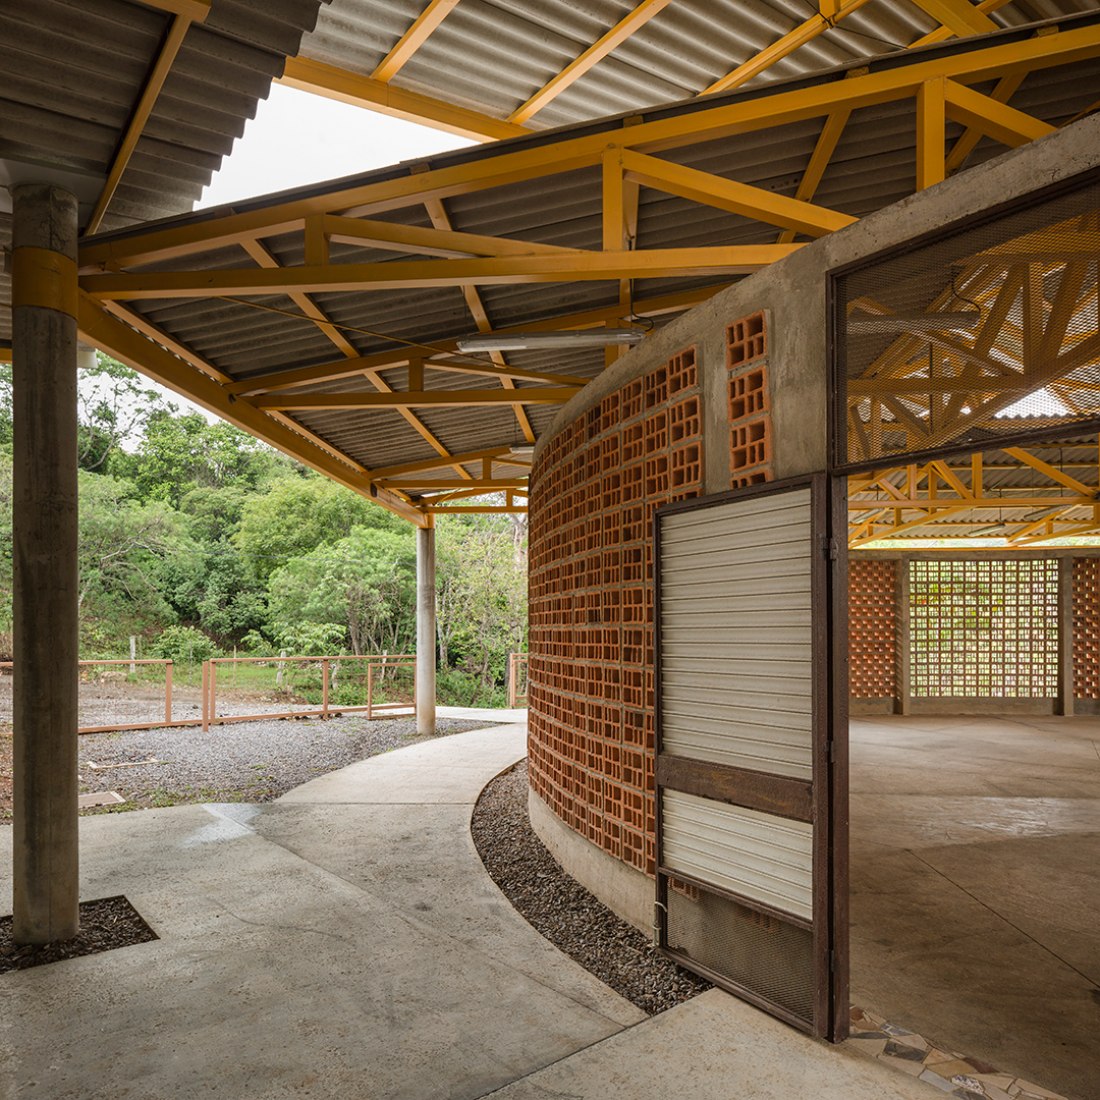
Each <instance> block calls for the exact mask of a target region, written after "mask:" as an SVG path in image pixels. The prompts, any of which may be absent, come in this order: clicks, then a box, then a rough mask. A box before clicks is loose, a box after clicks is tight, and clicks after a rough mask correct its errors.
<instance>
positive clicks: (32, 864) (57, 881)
mask: <svg viewBox="0 0 1100 1100" xmlns="http://www.w3.org/2000/svg"><path fill="white" fill-rule="evenodd" d="M76 241H77V202H76V199H75V198H74V197H73V196H72V195H70V194H69V193H68V192H66V191H62V190H59V189H58V188H55V187H52V186H50V185H48V184H22V185H20V186H17V187H14V188H12V391H13V425H14V452H13V454H14V464H13V465H14V472H13V498H14V499H13V504H12V527H13V551H14V600H13V604H14V608H13V610H14V618H15V639H14V642H15V646H14V660H15V681H14V725H15V735H14V756H15V760H14V777H13V778H14V812H15V827H14V875H13V882H12V893H13V902H14V928H13V933H14V938H15V941H16V942H17V943H26V944H34V943H49V942H51V941H53V940H61V939H69V938H71V937H72V936H75V935H76V933H77V929H78V927H79V919H80V918H79V887H78V862H77V824H78V819H77V792H78V787H77V748H76V729H77V660H78V644H77V636H78V627H77V556H76V554H77V487H76V485H77V483H76V467H77V460H76V455H77V448H76V345H77V341H76V304H77V280H76Z"/></svg>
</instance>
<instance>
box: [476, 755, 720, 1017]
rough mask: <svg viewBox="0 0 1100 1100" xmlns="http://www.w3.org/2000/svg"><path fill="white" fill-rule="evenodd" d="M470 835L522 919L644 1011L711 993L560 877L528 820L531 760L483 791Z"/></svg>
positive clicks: (567, 878) (661, 1009) (577, 886)
mask: <svg viewBox="0 0 1100 1100" xmlns="http://www.w3.org/2000/svg"><path fill="white" fill-rule="evenodd" d="M471 828H472V831H473V835H474V843H475V844H476V845H477V850H478V853H479V854H480V855H481V859H482V862H483V863H484V864H485V868H486V870H487V871H488V872H489V874H490V876H492V879H493V881H494V882H495V883H496V884H497V886H499V887H500V889H501V890H502V891H503V892H504V894H505V896H506V897H507V898H508V900H509V901H510V902H511V903H512V904H513V905H514V906H515V907H516V909H517V910H518V911H519V913H520V915H521V916H522V917H523V918H524V919H525V920H526V921H527V922H528V923H529V924H531V925H532V926H533V927H534V928H535V929H536V931H538V932H540V933H541V934H542V935H543V936H545V937H546V938H547V939H548V940H549V941H550V942H551V943H552V944H554V946H555V947H557V948H558V949H559V950H561V951H564V952H565V953H566V954H567V955H569V956H570V957H571V958H572V959H573V960H574V961H575V962H578V963H579V964H580V965H581V966H583V967H584V968H585V970H587V971H589V972H590V973H591V974H594V975H595V976H596V977H597V978H599V979H600V980H601V981H602V982H604V983H605V984H606V985H609V986H610V987H611V988H612V989H614V990H615V992H616V993H618V994H620V995H621V996H623V997H625V998H626V999H627V1000H628V1001H631V1002H632V1003H633V1004H635V1005H637V1007H638V1008H640V1009H641V1010H642V1011H643V1012H647V1013H649V1014H650V1015H655V1014H656V1013H658V1012H664V1011H665V1010H666V1009H669V1008H673V1007H675V1006H676V1005H678V1004H680V1003H682V1002H683V1001H686V1000H688V999H690V998H691V997H694V996H696V995H697V994H699V993H702V992H703V991H704V990H707V989H709V988H710V984H709V983H708V982H705V981H704V980H703V979H702V978H697V977H696V976H695V975H694V974H691V973H689V972H688V971H686V970H684V969H683V968H682V967H679V966H677V965H676V964H675V963H674V962H672V961H671V960H670V959H667V958H665V956H664V955H662V954H661V953H660V952H659V951H658V950H657V949H656V948H655V947H654V946H653V944H652V943H650V941H649V940H648V939H647V938H646V936H644V935H643V934H642V933H641V932H639V931H638V929H636V928H635V927H634V926H633V925H632V924H628V923H627V922H626V921H624V920H622V919H621V918H620V917H618V916H616V915H615V914H614V913H613V912H612V911H611V910H610V909H608V908H607V906H605V905H603V904H602V903H601V902H599V901H597V900H596V898H595V897H593V895H592V894H590V893H589V892H588V891H587V890H586V889H585V888H584V887H583V886H581V885H580V884H579V883H578V882H576V881H575V880H574V879H572V878H570V876H569V875H567V874H566V873H565V871H563V870H562V868H561V866H560V864H558V863H557V861H556V860H555V859H554V857H553V856H552V855H551V854H550V853H549V851H547V849H546V846H545V845H544V844H543V843H542V841H541V840H539V838H538V837H537V836H536V835H535V831H534V829H532V828H531V823H530V821H529V820H528V817H527V762H526V761H523V762H522V763H520V764H517V765H516V766H515V767H514V768H513V769H512V770H511V771H508V772H505V773H504V774H503V775H500V776H498V777H497V778H496V779H494V780H493V781H492V782H491V783H490V784H489V785H488V786H487V787H486V788H485V790H484V791H482V793H481V798H480V799H478V803H477V806H476V807H475V809H474V816H473V822H472V825H471Z"/></svg>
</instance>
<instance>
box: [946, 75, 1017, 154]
mask: <svg viewBox="0 0 1100 1100" xmlns="http://www.w3.org/2000/svg"><path fill="white" fill-rule="evenodd" d="M1026 75H1027V74H1026V73H1013V74H1012V75H1011V76H1005V77H1002V78H1001V79H1000V80H998V81H997V85H996V87H995V88H994V89H993V91H992V92H990V93H989V98H990V99H994V100H996V101H997V102H998V103H1007V102H1008V101H1009V100H1010V99H1011V98H1012V97H1013V96H1014V95H1015V94H1016V92H1017V90H1018V89H1019V87H1020V85H1021V84H1023V82H1024V77H1025V76H1026ZM983 133H984V131H983V130H980V129H979V128H978V127H977V126H969V127H967V129H966V130H965V131H963V133H962V134H961V135H960V137H959V140H958V141H956V142H955V144H954V145H953V146H952V147H951V151H950V152H949V153H948V154H947V161H946V164H945V168H946V170H947V174H948V175H951V173H953V172H957V171H958V170H959V169H960V168H961V167H962V166H963V164H965V163H966V158H967V157H968V156H970V154H971V153H972V152H973V151H974V149H975V147H976V146H977V144H978V142H979V141H981V139H982V135H983Z"/></svg>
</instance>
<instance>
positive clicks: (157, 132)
mask: <svg viewBox="0 0 1100 1100" xmlns="http://www.w3.org/2000/svg"><path fill="white" fill-rule="evenodd" d="M322 2H323V0H214V3H213V6H212V7H211V11H210V14H209V16H208V18H207V20H206V22H205V23H203V24H199V23H193V24H192V25H191V27H190V29H189V30H188V32H187V36H186V37H185V39H184V41H183V45H182V47H181V49H180V51H179V54H178V55H177V57H176V60H175V62H174V63H173V65H172V69H171V71H170V73H169V76H168V79H167V80H166V82H165V84H164V87H163V90H162V91H161V94H160V96H159V97H158V99H157V103H156V106H155V107H154V109H153V112H152V114H151V116H150V118H149V120H148V123H147V125H146V127H145V129H144V132H143V135H142V137H141V139H140V141H139V142H138V145H137V148H136V150H135V152H134V156H133V158H132V160H131V162H130V164H129V167H128V168H127V170H126V172H125V174H124V175H123V177H122V182H121V184H120V186H119V189H118V191H117V193H116V195H115V198H114V200H113V202H112V204H111V207H110V209H109V210H108V214H107V218H106V220H105V222H104V228H105V229H110V228H112V227H117V226H121V225H129V224H132V223H134V222H138V221H147V220H149V219H151V218H159V217H164V216H166V215H171V214H178V213H181V212H183V211H186V210H190V208H191V206H192V204H193V203H194V201H195V200H196V199H197V198H198V197H199V196H200V195H201V193H202V189H203V188H204V187H205V186H206V184H207V183H209V182H210V177H211V175H212V174H213V173H214V172H215V171H217V169H218V167H219V166H220V165H221V160H222V157H224V156H225V155H226V154H227V153H228V152H229V151H230V149H232V147H233V142H234V141H235V140H236V138H237V137H239V136H240V134H241V132H242V130H243V129H244V124H245V122H246V120H247V119H249V118H251V117H252V116H253V115H254V114H255V111H256V104H257V102H258V101H259V100H261V99H263V98H265V97H266V95H267V93H268V89H269V88H270V85H271V81H272V79H273V78H274V77H276V76H279V75H281V73H282V71H283V65H284V63H285V58H286V56H287V55H288V54H293V53H295V52H296V51H297V49H298V44H299V42H300V40H301V36H302V34H303V32H304V31H307V30H309V29H310V28H312V26H313V25H314V23H315V21H316V18H317V10H318V7H319V6H320V4H321V3H322ZM171 19H172V17H171V16H170V15H168V14H166V13H164V12H161V11H156V10H153V9H150V8H146V7H144V6H143V5H141V4H138V3H129V2H126V0H95V2H94V3H87V2H86V0H6V2H5V3H4V5H3V8H2V10H0V69H2V71H3V73H4V78H3V80H2V81H0V119H2V120H3V125H2V126H0V160H8V161H14V162H21V163H29V164H33V165H41V166H45V167H54V168H59V169H64V170H69V171H72V172H76V173H79V174H81V175H84V176H87V177H90V179H91V181H92V182H93V183H94V184H102V182H103V180H104V179H105V178H106V174H107V169H108V167H109V166H110V164H111V161H112V159H113V155H114V150H115V148H116V146H117V145H118V142H119V140H120V138H121V136H122V134H123V132H124V131H125V128H126V126H127V124H128V122H129V119H130V115H131V113H132V111H133V108H134V106H135V105H136V103H137V101H138V99H139V97H140V96H141V92H142V89H143V88H144V85H145V80H146V77H147V75H148V73H149V71H150V70H151V68H152V66H153V64H154V62H155V60H156V58H157V56H158V54H159V52H160V48H161V44H162V42H163V40H164V36H165V33H166V31H167V28H168V26H169V23H170V22H171ZM93 193H94V192H93Z"/></svg>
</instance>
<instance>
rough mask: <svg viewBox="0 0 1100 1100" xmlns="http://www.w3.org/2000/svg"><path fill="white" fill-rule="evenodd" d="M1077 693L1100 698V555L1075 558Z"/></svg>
mask: <svg viewBox="0 0 1100 1100" xmlns="http://www.w3.org/2000/svg"><path fill="white" fill-rule="evenodd" d="M1073 694H1074V696H1075V697H1076V698H1078V699H1100V558H1074V560H1073Z"/></svg>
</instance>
